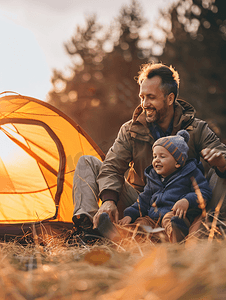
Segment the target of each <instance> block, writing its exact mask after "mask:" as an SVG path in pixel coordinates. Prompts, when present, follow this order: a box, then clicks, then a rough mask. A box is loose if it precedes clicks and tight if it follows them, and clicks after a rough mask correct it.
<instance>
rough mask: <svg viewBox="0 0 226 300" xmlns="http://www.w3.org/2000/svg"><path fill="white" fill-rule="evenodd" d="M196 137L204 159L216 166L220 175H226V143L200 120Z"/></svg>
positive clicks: (196, 142)
mask: <svg viewBox="0 0 226 300" xmlns="http://www.w3.org/2000/svg"><path fill="white" fill-rule="evenodd" d="M194 139H195V144H196V145H197V146H198V149H199V151H200V154H201V155H202V157H203V159H204V160H205V161H206V162H208V163H209V165H210V166H211V167H215V168H216V173H217V174H218V176H220V177H225V176H226V172H225V171H226V145H224V144H223V143H221V141H220V139H219V138H218V136H217V135H216V134H215V133H214V132H213V131H212V130H211V129H210V128H209V126H208V124H207V123H206V122H204V121H198V126H197V128H196V130H195V134H194ZM218 171H219V172H218Z"/></svg>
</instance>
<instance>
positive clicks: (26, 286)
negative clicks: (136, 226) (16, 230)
mask: <svg viewBox="0 0 226 300" xmlns="http://www.w3.org/2000/svg"><path fill="white" fill-rule="evenodd" d="M210 231H211V226H210V224H205V226H204V225H202V226H201V229H200V230H199V231H198V233H196V234H195V235H193V236H192V237H190V238H189V239H188V241H187V242H186V243H185V244H184V243H183V244H181V245H172V244H169V243H166V242H162V243H153V242H151V241H150V239H149V238H148V237H147V236H146V237H145V235H142V237H141V238H139V239H138V238H137V236H136V235H135V234H132V235H130V237H127V238H125V239H124V240H123V241H121V242H120V243H110V242H107V241H104V242H103V243H102V244H96V245H94V246H89V245H86V244H79V243H77V244H76V243H75V244H73V245H71V244H68V243H65V241H64V239H63V238H49V239H48V242H47V243H46V245H45V246H41V245H40V244H39V242H38V241H37V240H36V243H35V244H30V245H27V246H22V245H20V244H17V243H1V244H0V291H1V294H0V299H7V300H11V299H12V300H14V299H18V300H24V299H31V300H32V299H38V300H50V299H51V300H69V299H76V300H80V299H89V300H90V299H100V300H117V299H123V300H126V299H128V300H133V299H134V300H138V299H145V300H159V299H164V300H165V299H167V300H171V299H172V300H173V299H225V298H226V268H225V267H224V265H225V264H226V241H225V240H224V237H223V236H222V234H221V233H220V231H219V229H218V230H217V229H215V235H214V238H213V239H211V242H210V241H209V240H208V236H209V233H210ZM201 236H202V237H204V238H201ZM205 237H206V238H205Z"/></svg>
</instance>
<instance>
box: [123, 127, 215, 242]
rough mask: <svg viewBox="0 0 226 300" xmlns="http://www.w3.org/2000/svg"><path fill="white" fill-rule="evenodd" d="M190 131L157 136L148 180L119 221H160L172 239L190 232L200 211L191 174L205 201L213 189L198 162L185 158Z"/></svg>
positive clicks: (175, 239) (147, 169)
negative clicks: (136, 199)
mask: <svg viewBox="0 0 226 300" xmlns="http://www.w3.org/2000/svg"><path fill="white" fill-rule="evenodd" d="M188 140H189V133H188V132H187V131H186V130H180V131H179V132H178V133H177V135H175V136H167V137H163V138H160V139H158V140H157V141H155V143H154V145H153V161H152V165H151V166H149V167H147V168H146V170H145V176H146V177H147V183H146V185H145V188H144V191H143V192H142V193H141V194H140V195H139V198H138V201H137V202H136V203H134V204H133V205H131V206H130V207H128V208H126V209H125V210H124V218H123V219H121V220H120V221H119V224H120V225H125V224H130V223H133V222H136V223H139V224H141V225H151V226H152V227H153V225H154V226H155V225H156V224H158V225H160V226H161V227H163V228H165V231H166V234H167V236H168V237H169V240H170V241H171V242H180V241H181V240H183V239H184V237H185V236H186V235H187V234H188V232H189V226H190V224H191V223H192V222H193V221H194V219H195V217H196V216H198V215H200V214H201V212H202V211H201V209H199V208H198V205H199V203H198V202H197V196H196V193H195V191H194V188H193V186H192V181H191V178H192V177H194V178H195V179H196V181H197V184H198V186H199V189H200V190H201V193H202V196H203V198H204V199H205V201H206V202H208V201H209V200H210V199H211V196H212V192H211V189H210V188H209V185H208V182H207V180H206V178H205V177H204V175H203V173H202V171H201V168H202V164H201V162H199V163H198V162H197V161H196V159H190V160H187V152H188V149H189V148H188V145H187V142H188Z"/></svg>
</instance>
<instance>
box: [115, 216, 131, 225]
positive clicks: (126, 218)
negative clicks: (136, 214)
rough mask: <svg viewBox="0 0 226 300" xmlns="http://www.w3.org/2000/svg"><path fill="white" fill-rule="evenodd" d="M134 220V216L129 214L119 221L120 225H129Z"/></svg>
mask: <svg viewBox="0 0 226 300" xmlns="http://www.w3.org/2000/svg"><path fill="white" fill-rule="evenodd" d="M131 221H132V218H131V217H129V216H126V217H124V218H123V219H121V220H119V221H118V224H119V225H127V224H129V223H130V222H131Z"/></svg>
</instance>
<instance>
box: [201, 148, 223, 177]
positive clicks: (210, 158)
mask: <svg viewBox="0 0 226 300" xmlns="http://www.w3.org/2000/svg"><path fill="white" fill-rule="evenodd" d="M201 154H202V157H203V158H204V159H205V160H206V161H207V162H208V163H209V164H210V165H211V166H214V167H217V168H218V170H219V171H220V172H221V173H223V172H224V171H225V170H226V160H225V158H224V156H223V154H222V152H220V151H218V150H217V149H209V148H205V149H203V150H202V151H201Z"/></svg>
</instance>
